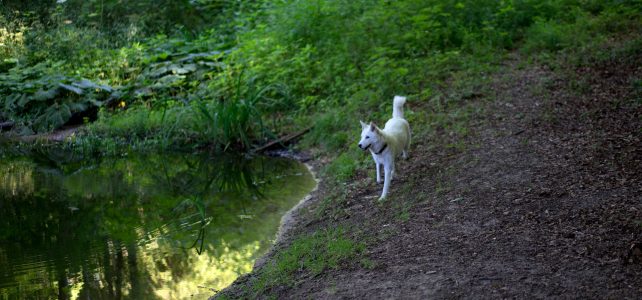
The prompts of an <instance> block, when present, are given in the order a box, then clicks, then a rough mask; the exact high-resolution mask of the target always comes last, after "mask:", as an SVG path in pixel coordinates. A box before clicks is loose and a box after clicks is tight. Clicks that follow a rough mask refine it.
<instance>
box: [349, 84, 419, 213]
mask: <svg viewBox="0 0 642 300" xmlns="http://www.w3.org/2000/svg"><path fill="white" fill-rule="evenodd" d="M404 103H406V97H402V96H395V98H394V100H393V104H392V119H390V120H388V122H386V125H385V126H384V127H383V129H379V128H378V127H377V125H375V124H374V123H372V122H370V124H366V123H364V122H363V121H359V122H360V123H361V127H362V128H363V130H362V131H361V141H359V148H361V149H363V150H364V151H365V150H370V153H372V158H373V159H374V161H375V164H376V166H377V183H381V165H383V170H384V183H383V192H382V193H381V197H380V198H379V200H380V201H381V200H383V199H385V198H386V195H387V194H388V189H389V188H390V181H391V180H392V177H393V176H394V174H395V158H396V157H398V156H399V155H400V154H401V155H402V156H403V158H408V150H409V149H410V125H409V124H408V121H406V119H404V118H403V105H404Z"/></svg>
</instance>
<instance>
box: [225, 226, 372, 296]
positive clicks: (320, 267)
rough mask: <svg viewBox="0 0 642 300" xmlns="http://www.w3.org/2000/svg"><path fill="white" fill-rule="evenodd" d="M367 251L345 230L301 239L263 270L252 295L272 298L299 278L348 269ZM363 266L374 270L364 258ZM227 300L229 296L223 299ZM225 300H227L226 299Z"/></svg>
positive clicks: (252, 286)
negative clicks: (271, 291)
mask: <svg viewBox="0 0 642 300" xmlns="http://www.w3.org/2000/svg"><path fill="white" fill-rule="evenodd" d="M364 251H365V244H364V243H362V242H357V241H355V240H353V239H352V238H351V237H350V236H349V234H348V233H347V231H346V230H345V229H343V228H340V227H338V228H327V229H323V230H320V231H316V232H314V233H312V234H309V235H304V236H300V237H299V238H297V239H295V240H294V241H293V242H292V243H291V244H290V245H289V246H287V247H286V248H284V249H281V250H279V251H278V252H277V253H276V254H275V257H274V258H273V259H272V260H271V261H270V262H268V263H267V264H266V265H265V266H264V267H263V268H261V269H260V270H259V271H258V273H257V274H256V276H255V278H252V279H251V284H250V286H249V287H247V289H246V292H247V293H248V294H246V295H244V296H243V297H249V298H254V297H257V296H258V295H266V294H270V290H271V289H273V288H275V287H277V286H293V285H295V282H294V278H295V275H300V274H305V275H306V276H312V277H315V276H317V275H319V274H321V273H322V272H323V271H326V270H332V269H338V268H340V267H344V266H345V265H346V264H350V263H349V262H350V261H352V260H354V259H357V258H359V256H360V255H362V254H363V253H364ZM359 261H360V263H361V264H362V265H365V266H370V267H372V266H373V264H372V262H371V261H369V260H367V259H366V258H361V259H360V260H359ZM221 296H223V297H227V296H226V295H224V294H223V295H221ZM223 299H225V298H223Z"/></svg>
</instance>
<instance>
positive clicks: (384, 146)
mask: <svg viewBox="0 0 642 300" xmlns="http://www.w3.org/2000/svg"><path fill="white" fill-rule="evenodd" d="M386 148H388V144H383V147H381V149H379V151H377V152H375V154H376V155H379V154H381V153H383V150H386Z"/></svg>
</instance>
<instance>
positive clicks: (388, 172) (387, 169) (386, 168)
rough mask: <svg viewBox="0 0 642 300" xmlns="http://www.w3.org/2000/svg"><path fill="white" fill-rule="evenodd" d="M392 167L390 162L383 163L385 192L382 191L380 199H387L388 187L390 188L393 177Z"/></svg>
mask: <svg viewBox="0 0 642 300" xmlns="http://www.w3.org/2000/svg"><path fill="white" fill-rule="evenodd" d="M390 167H391V165H390V163H389V162H385V163H384V164H383V174H384V177H383V192H382V193H381V197H379V201H382V200H384V199H386V195H388V188H390V179H391V177H392V169H391V168H390Z"/></svg>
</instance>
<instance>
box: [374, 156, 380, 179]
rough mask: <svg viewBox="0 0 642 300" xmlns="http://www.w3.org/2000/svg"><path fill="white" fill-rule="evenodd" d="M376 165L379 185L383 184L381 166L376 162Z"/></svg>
mask: <svg viewBox="0 0 642 300" xmlns="http://www.w3.org/2000/svg"><path fill="white" fill-rule="evenodd" d="M375 165H377V183H381V164H380V163H379V162H378V161H376V160H375Z"/></svg>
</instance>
